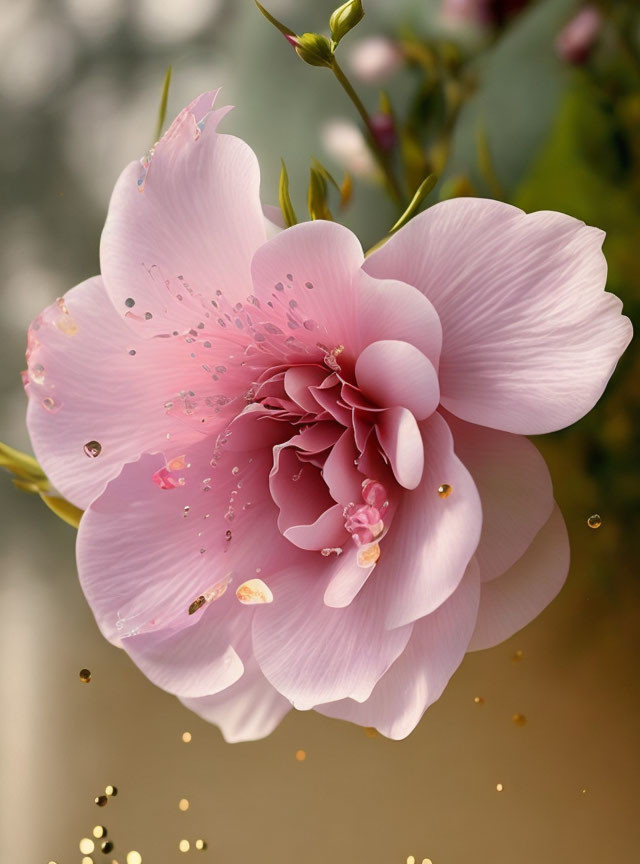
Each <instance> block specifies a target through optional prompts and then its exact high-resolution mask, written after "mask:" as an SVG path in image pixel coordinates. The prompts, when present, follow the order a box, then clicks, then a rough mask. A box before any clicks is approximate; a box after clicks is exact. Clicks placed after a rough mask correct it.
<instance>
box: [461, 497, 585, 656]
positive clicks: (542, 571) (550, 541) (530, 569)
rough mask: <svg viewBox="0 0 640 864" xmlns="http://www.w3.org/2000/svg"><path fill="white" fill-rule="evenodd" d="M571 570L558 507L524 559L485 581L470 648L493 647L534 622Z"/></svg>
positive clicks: (565, 536) (566, 541) (475, 649)
mask: <svg viewBox="0 0 640 864" xmlns="http://www.w3.org/2000/svg"><path fill="white" fill-rule="evenodd" d="M568 570H569V538H568V537H567V529H566V527H565V524H564V520H563V518H562V514H561V513H560V510H559V509H558V507H557V506H556V507H555V508H554V510H553V513H552V514H551V516H550V518H549V521H548V522H547V523H546V525H544V527H543V528H542V529H541V530H540V532H539V534H538V536H537V537H536V538H535V540H534V541H533V543H532V544H531V546H530V547H529V549H528V550H527V551H526V552H525V554H524V555H523V556H522V558H521V559H520V560H519V561H518V562H517V563H516V564H514V565H513V567H511V569H510V570H507V572H506V573H504V574H503V575H502V576H499V577H498V578H497V579H492V580H491V581H490V582H483V583H482V590H481V593H480V609H479V611H478V621H477V623H476V628H475V631H474V633H473V637H472V639H471V642H470V645H469V650H470V651H477V650H479V649H481V648H491V647H493V646H494V645H497V644H498V643H499V642H503V641H504V640H505V639H508V638H509V637H510V636H513V634H514V633H517V632H518V630H520V629H522V627H524V626H525V625H526V624H528V623H529V622H530V621H533V619H534V618H536V617H537V616H538V615H539V614H540V613H541V612H542V610H543V609H544V608H545V607H546V606H548V605H549V603H551V601H552V600H553V598H554V597H555V596H556V595H557V594H558V592H559V591H560V589H561V588H562V586H563V585H564V581H565V579H566V578H567V572H568Z"/></svg>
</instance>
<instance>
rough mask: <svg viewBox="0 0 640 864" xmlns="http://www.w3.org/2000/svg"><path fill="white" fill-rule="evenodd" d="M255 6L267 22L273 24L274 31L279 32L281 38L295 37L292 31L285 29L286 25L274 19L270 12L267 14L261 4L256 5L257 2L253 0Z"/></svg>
mask: <svg viewBox="0 0 640 864" xmlns="http://www.w3.org/2000/svg"><path fill="white" fill-rule="evenodd" d="M255 4H256V6H257V7H258V9H259V10H260V11H261V12H262V14H263V15H264V17H265V18H266V19H267V21H270V22H271V23H272V24H273V26H274V27H275V28H276V30H279V31H280V32H281V33H282V35H283V36H295V35H296V34H295V33H294V31H293V30H290V29H289V28H288V27H287V25H286V24H283V23H282V21H278V19H277V18H274V17H273V15H272V14H271V13H270V12H267V10H266V9H265V8H264V6H263V5H262V3H258V0H255Z"/></svg>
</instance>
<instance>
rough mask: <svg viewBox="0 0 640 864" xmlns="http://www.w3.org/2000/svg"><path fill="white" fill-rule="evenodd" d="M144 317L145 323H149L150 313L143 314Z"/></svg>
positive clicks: (151, 316)
mask: <svg viewBox="0 0 640 864" xmlns="http://www.w3.org/2000/svg"><path fill="white" fill-rule="evenodd" d="M144 317H145V321H150V320H151V319H152V318H153V315H152V314H151V312H145V313H144Z"/></svg>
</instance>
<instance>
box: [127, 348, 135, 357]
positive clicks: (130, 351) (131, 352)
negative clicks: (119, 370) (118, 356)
mask: <svg viewBox="0 0 640 864" xmlns="http://www.w3.org/2000/svg"><path fill="white" fill-rule="evenodd" d="M129 356H130V357H135V356H136V349H135V348H130V349H129Z"/></svg>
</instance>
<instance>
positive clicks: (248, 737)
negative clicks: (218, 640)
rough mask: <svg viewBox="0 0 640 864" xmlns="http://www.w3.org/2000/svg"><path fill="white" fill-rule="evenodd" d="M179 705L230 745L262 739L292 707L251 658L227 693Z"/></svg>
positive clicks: (203, 697) (186, 701)
mask: <svg viewBox="0 0 640 864" xmlns="http://www.w3.org/2000/svg"><path fill="white" fill-rule="evenodd" d="M180 701H181V702H182V703H183V704H184V705H185V706H186V707H187V708H189V709H190V710H191V711H195V713H196V714H198V715H199V716H200V717H202V719H203V720H207V721H208V722H209V723H215V724H216V726H219V727H220V731H221V732H222V734H223V736H224V739H225V741H228V742H229V743H236V742H238V741H256V740H258V739H259V738H265V737H266V736H267V735H270V734H271V733H272V732H273V730H274V729H275V728H276V726H277V725H278V724H279V723H280V721H281V720H282V718H283V717H284V716H285V714H286V713H287V712H288V711H289V710H290V709H291V703H290V702H289V701H288V700H287V699H285V698H284V696H281V695H280V694H279V693H278V691H277V690H276V689H275V688H274V687H272V686H271V684H269V682H268V681H267V680H266V678H265V677H264V675H263V674H262V672H261V671H260V667H259V666H258V664H257V663H256V661H255V660H254V659H253V658H252V659H250V660H248V661H247V662H246V663H245V666H244V673H243V675H242V677H241V678H239V679H238V680H237V681H236V683H235V684H232V685H231V687H228V688H227V689H226V690H222V691H221V692H220V693H215V694H214V695H213V696H201V697H200V698H197V699H181V700H180Z"/></svg>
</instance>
